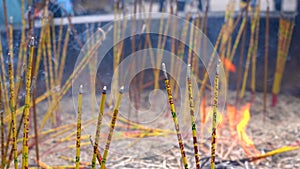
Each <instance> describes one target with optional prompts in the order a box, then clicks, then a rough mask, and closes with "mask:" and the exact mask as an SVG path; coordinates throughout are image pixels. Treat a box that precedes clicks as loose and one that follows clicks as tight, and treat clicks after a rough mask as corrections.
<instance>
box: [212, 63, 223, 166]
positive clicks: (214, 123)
mask: <svg viewBox="0 0 300 169" xmlns="http://www.w3.org/2000/svg"><path fill="white" fill-rule="evenodd" d="M220 62H221V61H220V60H219V63H218V65H217V70H216V76H215V84H214V85H215V87H214V102H213V118H212V120H213V121H212V135H211V164H210V168H211V169H214V168H215V158H216V130H217V108H218V95H219V69H220Z"/></svg>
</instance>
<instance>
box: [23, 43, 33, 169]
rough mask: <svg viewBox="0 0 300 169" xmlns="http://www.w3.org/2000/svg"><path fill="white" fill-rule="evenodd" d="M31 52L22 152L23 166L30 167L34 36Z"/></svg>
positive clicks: (28, 65)
mask: <svg viewBox="0 0 300 169" xmlns="http://www.w3.org/2000/svg"><path fill="white" fill-rule="evenodd" d="M29 45H30V54H29V59H28V64H27V78H26V97H25V108H24V109H25V110H24V132H23V133H24V134H23V153H22V168H23V169H24V168H28V133H29V108H30V95H31V93H30V90H31V89H30V87H31V71H32V60H33V54H34V37H31V41H30V44H29Z"/></svg>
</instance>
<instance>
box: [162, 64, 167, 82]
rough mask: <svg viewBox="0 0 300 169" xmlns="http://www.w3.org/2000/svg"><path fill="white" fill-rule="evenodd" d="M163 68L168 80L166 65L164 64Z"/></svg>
mask: <svg viewBox="0 0 300 169" xmlns="http://www.w3.org/2000/svg"><path fill="white" fill-rule="evenodd" d="M161 66H162V70H163V72H164V75H165V78H166V79H168V75H167V69H166V64H165V63H162V64H161Z"/></svg>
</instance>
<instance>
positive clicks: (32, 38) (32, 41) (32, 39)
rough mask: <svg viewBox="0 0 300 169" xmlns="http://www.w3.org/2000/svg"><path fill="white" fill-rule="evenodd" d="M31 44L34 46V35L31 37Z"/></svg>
mask: <svg viewBox="0 0 300 169" xmlns="http://www.w3.org/2000/svg"><path fill="white" fill-rule="evenodd" d="M29 45H30V46H34V36H32V37H31V39H30V43H29Z"/></svg>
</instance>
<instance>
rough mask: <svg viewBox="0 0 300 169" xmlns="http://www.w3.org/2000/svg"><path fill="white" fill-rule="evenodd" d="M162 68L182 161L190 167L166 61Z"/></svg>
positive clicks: (185, 166) (186, 168) (185, 165)
mask: <svg viewBox="0 0 300 169" xmlns="http://www.w3.org/2000/svg"><path fill="white" fill-rule="evenodd" d="M162 69H163V72H164V76H165V85H166V90H167V93H168V100H169V104H170V109H171V114H172V117H173V121H174V126H175V130H176V134H177V139H178V144H179V147H180V153H181V158H182V161H183V165H184V168H185V169H188V163H187V158H186V155H185V150H184V145H183V140H182V136H181V132H180V129H179V124H178V119H177V114H176V111H175V106H174V102H173V96H172V91H171V87H170V83H169V79H168V75H167V70H166V65H165V63H162Z"/></svg>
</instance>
